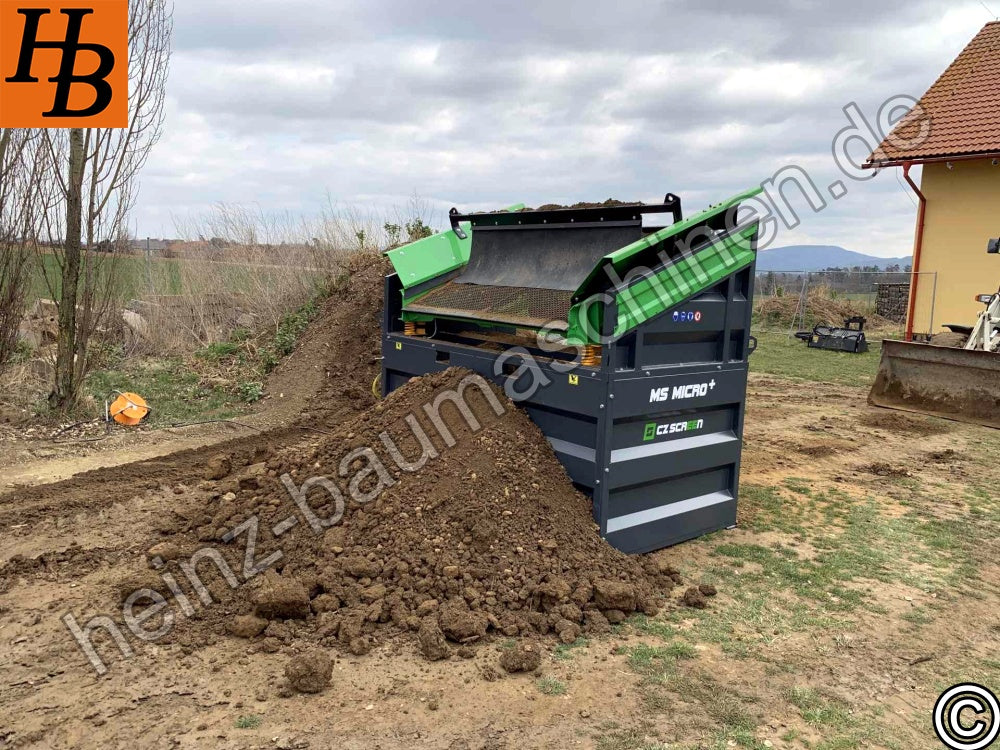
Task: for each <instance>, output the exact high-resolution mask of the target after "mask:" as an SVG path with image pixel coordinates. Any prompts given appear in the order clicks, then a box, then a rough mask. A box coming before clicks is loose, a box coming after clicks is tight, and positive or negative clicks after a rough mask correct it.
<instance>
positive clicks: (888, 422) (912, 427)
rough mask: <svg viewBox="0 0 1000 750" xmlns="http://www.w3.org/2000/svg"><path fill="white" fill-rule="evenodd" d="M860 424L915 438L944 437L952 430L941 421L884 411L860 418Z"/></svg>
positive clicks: (877, 411) (875, 411)
mask: <svg viewBox="0 0 1000 750" xmlns="http://www.w3.org/2000/svg"><path fill="white" fill-rule="evenodd" d="M861 424H863V425H864V426H865V427H873V428H875V429H877V430H888V431H890V432H898V433H903V434H907V435H915V436H917V437H929V436H931V435H944V434H947V433H948V432H951V430H952V427H951V426H950V425H949V424H948V423H947V422H945V421H943V420H941V419H931V418H927V417H910V416H907V415H906V414H903V413H901V412H898V411H889V410H886V409H875V410H872V411H870V412H869V413H867V414H865V415H864V416H863V417H862V418H861Z"/></svg>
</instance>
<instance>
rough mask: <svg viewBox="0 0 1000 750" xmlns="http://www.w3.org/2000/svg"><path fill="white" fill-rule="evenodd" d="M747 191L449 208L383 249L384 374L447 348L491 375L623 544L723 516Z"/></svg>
mask: <svg viewBox="0 0 1000 750" xmlns="http://www.w3.org/2000/svg"><path fill="white" fill-rule="evenodd" d="M757 192H759V191H749V192H747V193H744V194H741V195H737V196H735V197H733V198H731V199H730V200H728V201H725V202H723V203H721V204H719V205H717V206H713V207H711V208H709V209H707V210H705V211H702V212H701V213H698V214H696V215H694V216H691V217H690V218H687V219H685V218H683V215H682V211H681V201H680V199H679V198H678V197H677V196H676V195H673V194H668V195H667V196H666V198H665V199H664V201H663V203H660V204H655V205H599V206H592V207H582V208H581V207H574V208H558V209H540V210H524V209H523V208H522V207H512V208H510V209H507V210H505V211H496V212H484V213H473V214H461V213H459V212H458V211H457V210H456V209H452V211H451V214H450V220H451V229H450V230H449V231H446V232H443V233H441V234H436V235H433V236H431V237H428V238H426V239H423V240H419V241H417V242H414V243H411V244H409V245H405V246H402V247H399V248H397V249H394V250H391V251H389V253H388V256H389V259H390V261H391V262H392V266H393V271H394V272H393V273H391V274H390V275H389V276H388V277H387V278H386V287H385V313H384V321H383V329H384V330H383V342H382V344H383V346H382V349H383V352H382V353H383V365H382V388H383V392H384V393H388V392H390V391H392V390H394V389H395V388H398V387H399V386H400V385H402V384H403V383H405V382H406V381H407V380H408V379H410V378H412V377H415V376H419V375H423V374H425V373H429V372H436V371H440V370H443V369H445V368H447V367H452V366H461V367H466V368H468V369H470V370H473V371H475V372H477V373H479V374H481V375H483V376H484V377H486V378H488V379H490V380H492V381H493V382H495V383H497V384H498V385H500V386H502V387H503V388H504V389H505V391H506V392H507V394H508V395H509V396H511V397H512V398H513V399H514V400H515V401H518V402H519V405H520V406H521V407H523V408H524V409H526V410H527V412H528V413H529V414H530V416H531V417H532V419H533V420H534V421H535V423H536V424H538V426H539V427H540V428H541V429H542V431H543V432H544V434H545V435H546V437H547V438H548V440H549V442H550V444H551V445H552V448H553V450H554V451H555V453H556V455H557V456H558V457H559V459H560V461H561V462H562V464H563V466H564V467H565V468H566V471H567V474H568V475H569V477H570V478H571V479H572V480H573V482H575V483H576V484H577V486H578V487H580V489H582V490H583V491H585V492H586V493H587V494H589V495H590V496H591V497H592V499H593V513H594V518H595V520H596V522H597V523H598V525H599V527H600V533H601V535H602V536H603V537H605V538H606V539H607V540H608V541H609V542H610V543H612V544H613V545H615V546H616V547H618V548H619V549H622V550H624V551H626V552H645V551H650V550H653V549H658V548H661V547H665V546H668V545H670V544H675V543H677V542H680V541H684V540H686V539H691V538H693V537H696V536H699V535H701V534H704V533H708V532H710V531H715V530H718V529H721V528H726V527H729V526H732V525H734V524H735V522H736V500H737V492H738V486H739V466H740V455H741V448H742V434H743V418H744V413H745V400H746V380H747V360H748V357H749V355H750V353H751V352H752V351H753V348H754V347H755V344H756V342H755V341H754V339H753V337H752V336H751V335H750V317H751V300H752V298H753V282H754V270H755V261H756V242H757V223H756V222H755V221H740V220H739V219H740V218H741V206H742V204H744V203H745V201H747V200H748V199H750V198H752V197H753V196H754V195H756V193H757ZM743 213H744V214H745V213H746V212H745V211H744V212H743ZM644 217H646V220H645V221H644ZM658 218H659V221H656V220H657V219H658ZM667 221H669V223H667V224H666V225H665V226H663V224H664V223H665V222H667ZM539 383H543V384H544V387H539Z"/></svg>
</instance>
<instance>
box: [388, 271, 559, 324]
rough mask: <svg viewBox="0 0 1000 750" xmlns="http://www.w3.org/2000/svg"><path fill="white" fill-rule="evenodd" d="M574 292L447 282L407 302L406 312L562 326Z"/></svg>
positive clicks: (496, 321) (498, 321)
mask: <svg viewBox="0 0 1000 750" xmlns="http://www.w3.org/2000/svg"><path fill="white" fill-rule="evenodd" d="M572 298H573V292H567V291H563V290H561V289H532V288H529V287H518V286H488V285H485V284H463V283H459V282H457V281H449V282H448V283H446V284H444V285H442V286H440V287H438V288H437V289H434V290H433V291H431V292H429V293H428V294H425V295H424V296H423V297H420V298H419V299H417V300H415V301H414V302H410V303H408V304H407V305H406V309H407V311H408V312H415V313H425V314H428V315H440V316H443V317H457V318H475V319H478V320H485V321H490V322H493V323H506V324H509V325H517V326H527V327H530V328H541V327H544V326H549V327H550V328H553V329H556V330H565V328H566V325H567V324H566V318H567V315H568V313H569V308H570V305H571V304H572Z"/></svg>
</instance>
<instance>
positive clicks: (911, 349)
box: [868, 341, 1000, 429]
mask: <svg viewBox="0 0 1000 750" xmlns="http://www.w3.org/2000/svg"><path fill="white" fill-rule="evenodd" d="M868 403H870V404H872V405H874V406H882V407H885V408H888V409H901V410H903V411H912V412H918V413H920V414H927V415H930V416H935V417H942V418H944V419H951V420H955V421H958V422H969V423H971V424H980V425H984V426H986V427H993V428H995V429H1000V354H995V353H993V352H984V351H969V350H965V349H951V348H946V347H942V346H933V345H931V344H913V343H907V342H904V341H884V342H882V361H881V364H880V365H879V371H878V376H877V377H876V379H875V385H874V386H872V391H871V394H870V395H869V396H868Z"/></svg>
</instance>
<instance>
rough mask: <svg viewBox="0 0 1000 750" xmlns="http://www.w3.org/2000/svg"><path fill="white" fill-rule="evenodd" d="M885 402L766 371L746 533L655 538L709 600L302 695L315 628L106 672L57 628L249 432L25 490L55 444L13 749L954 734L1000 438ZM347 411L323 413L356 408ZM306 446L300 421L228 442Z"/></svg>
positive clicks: (58, 461) (973, 638)
mask: <svg viewBox="0 0 1000 750" xmlns="http://www.w3.org/2000/svg"><path fill="white" fill-rule="evenodd" d="M309 367H315V368H316V372H317V373H318V374H317V377H318V378H320V379H321V380H322V378H325V377H327V373H326V372H325V371H324V369H323V366H322V365H321V360H317V361H316V362H310V363H308V364H307V369H308V368H309ZM365 385H367V384H365ZM364 390H365V388H361V391H364ZM864 396H865V393H864V391H862V390H861V389H859V388H852V387H846V386H830V385H821V384H815V383H809V384H804V383H802V382H797V381H792V380H786V379H781V378H777V377H773V376H760V375H757V376H753V377H752V380H751V388H750V397H749V415H748V419H747V430H746V450H745V454H744V466H743V473H742V481H743V489H742V496H741V510H740V527H739V528H738V529H736V530H733V531H727V532H722V533H719V534H716V535H713V536H712V537H709V538H706V539H701V540H698V541H695V542H691V543H687V544H684V545H681V546H679V547H676V548H673V549H670V550H666V551H663V552H660V553H657V555H659V556H662V557H664V558H665V559H667V560H669V561H670V562H671V563H672V564H673V565H675V566H676V567H677V568H679V569H680V570H681V573H682V574H683V576H684V578H685V580H689V581H695V582H697V581H704V582H710V583H714V584H716V585H717V586H718V589H719V595H718V596H717V597H715V598H714V599H712V600H711V601H710V605H709V608H708V609H706V610H694V609H689V608H686V607H682V606H680V604H679V603H678V602H677V600H678V598H679V596H680V595H681V593H682V592H683V588H679V589H678V590H677V591H676V592H675V593H674V605H673V606H669V607H667V608H666V609H665V610H664V611H663V612H661V614H660V615H658V616H657V617H656V618H644V617H639V618H635V619H632V620H630V621H628V622H626V623H625V624H623V625H621V626H618V627H617V628H616V630H615V632H614V633H613V634H612V635H610V636H604V637H599V638H592V639H589V640H582V639H581V640H580V641H578V642H577V643H576V644H573V645H572V646H569V647H567V646H556V645H555V641H553V642H551V643H550V644H549V645H548V651H547V652H546V654H545V658H544V659H543V663H542V667H541V669H540V672H539V673H538V674H533V675H520V676H505V677H502V678H500V679H487V677H492V676H493V673H494V670H493V669H492V668H493V667H495V665H496V663H497V658H498V654H499V652H500V651H501V650H502V649H503V648H505V647H509V644H507V643H505V642H504V641H503V640H502V639H494V640H492V641H490V642H487V643H484V644H481V645H479V647H478V649H477V650H476V652H475V655H474V657H473V658H470V659H460V658H459V657H457V656H456V657H454V658H453V659H451V660H447V661H444V662H436V663H429V662H426V661H424V660H423V659H422V658H421V657H419V656H414V655H412V649H411V648H401V647H400V646H399V645H398V644H394V643H393V642H390V643H388V644H386V645H384V646H381V647H379V648H377V649H376V650H375V651H373V652H372V653H371V654H369V655H368V656H364V657H353V656H348V655H345V654H341V653H336V654H333V655H334V656H335V657H336V664H335V667H334V677H333V685H332V686H331V687H330V688H328V689H327V690H326V691H325V692H324V693H322V694H319V695H311V696H307V695H300V694H296V695H294V696H292V697H282V696H283V694H282V693H281V691H280V690H279V686H280V684H281V680H282V674H283V670H284V667H285V664H286V663H287V661H288V658H289V655H292V654H294V653H296V651H297V645H296V643H295V642H294V640H291V641H290V642H286V643H285V644H284V645H283V647H282V649H281V650H280V651H279V652H278V653H273V654H271V653H263V652H260V651H259V647H258V646H256V645H255V644H254V643H253V642H247V641H244V640H236V639H223V640H221V641H218V642H216V643H214V644H212V645H209V646H206V647H204V648H201V649H191V648H189V647H182V646H179V645H166V646H146V645H143V644H138V646H137V648H136V655H135V656H134V657H133V658H132V659H130V660H127V661H126V660H122V659H121V658H120V657H117V658H111V651H110V649H103V650H102V653H105V654H107V655H108V656H109V663H110V664H111V670H110V672H109V673H108V674H106V675H105V676H103V677H97V676H96V675H95V673H94V671H93V669H92V668H91V667H90V666H89V665H88V664H87V662H86V660H85V658H84V656H83V654H82V653H81V652H80V650H79V649H78V647H77V646H76V643H75V641H74V640H73V639H72V637H71V636H70V634H69V632H68V631H67V629H66V627H65V626H64V624H63V623H62V622H61V620H60V617H61V616H62V615H63V614H64V613H66V612H84V611H88V609H89V608H90V607H91V606H92V603H93V602H101V601H107V602H110V601H111V599H112V596H113V594H112V591H113V590H114V589H115V587H116V586H117V585H118V584H119V583H120V581H121V578H122V577H123V575H125V572H126V571H127V570H128V569H130V568H133V567H134V566H135V565H136V563H137V562H140V561H142V560H143V559H144V555H145V552H146V549H147V548H148V547H149V544H150V540H151V539H153V538H154V533H153V532H154V529H153V523H154V519H155V518H156V517H157V516H158V515H159V514H160V513H162V512H163V511H164V509H168V508H170V507H171V504H172V503H173V502H175V498H176V497H177V495H178V494H181V493H184V492H185V490H186V488H188V487H191V486H192V485H195V484H197V483H198V481H199V480H200V479H201V477H202V474H203V466H204V463H205V462H206V461H207V460H208V458H210V457H211V455H213V453H212V452H211V451H203V450H198V449H197V447H198V446H201V445H203V444H205V443H208V442H213V441H217V440H219V439H224V438H226V437H229V436H230V434H231V433H230V428H227V427H220V426H212V427H209V428H206V432H204V433H199V434H198V435H196V436H181V437H178V439H177V440H173V439H171V440H167V441H164V442H165V443H166V445H165V447H161V444H160V443H156V444H154V441H150V442H149V444H146V443H145V442H143V441H142V440H140V441H138V442H136V443H135V444H132V445H124V446H120V447H116V448H115V452H114V456H113V463H114V464H116V466H113V467H111V468H97V467H100V466H102V465H106V464H108V458H109V452H107V451H103V450H102V451H93V452H87V451H81V453H80V455H78V456H70V457H64V456H54V457H50V458H49V459H41V460H36V461H34V462H32V461H28V462H21V463H16V464H13V465H7V466H5V467H4V468H3V469H0V475H2V476H3V482H2V483H3V484H5V485H7V486H10V485H11V484H13V483H15V482H16V483H18V484H31V485H38V482H39V481H41V480H42V478H43V476H44V474H45V472H46V471H47V470H46V469H45V465H46V464H45V461H46V460H50V461H51V462H52V463H51V464H49V465H50V466H53V467H58V468H54V469H52V475H53V476H52V477H51V478H53V479H54V478H57V477H58V476H59V475H63V476H65V475H69V474H74V475H75V476H74V477H73V478H72V479H70V480H68V481H65V482H60V483H57V484H49V485H44V486H32V487H17V488H15V489H14V490H13V491H11V492H8V494H6V495H3V496H0V530H2V532H0V644H2V648H0V747H7V746H11V747H22V746H23V747H60V748H61V747H140V748H146V747H155V748H159V747H164V748H172V747H191V748H200V747H224V748H273V747H278V748H292V747H302V748H304V747H309V748H334V747H336V748H374V747H377V748H385V749H386V750H389V749H390V748H410V747H429V748H442V749H444V748H447V749H449V750H461V749H464V748H491V749H492V750H499V749H500V748H511V749H513V748H534V747H539V748H564V747H581V748H590V747H596V748H603V749H605V750H619V749H620V750H628V749H635V750H638V749H640V748H646V749H650V750H652V749H653V748H692V749H693V748H713V749H714V748H728V747H747V748H756V749H758V750H759V749H760V748H768V747H776V748H811V749H812V750H849V749H850V748H869V747H870V748H899V749H900V750H904V749H906V750H909V749H910V748H917V749H919V748H928V749H929V748H936V747H940V743H938V742H937V741H936V739H935V738H934V736H933V734H932V732H931V730H930V712H931V708H932V706H933V703H934V701H935V699H936V698H937V696H938V695H939V694H940V693H941V692H942V691H943V690H944V689H945V688H946V687H949V686H950V685H952V684H954V683H957V682H964V681H976V682H980V683H982V684H985V685H987V686H991V687H993V688H994V689H997V688H1000V658H998V657H997V656H996V654H997V647H998V645H1000V607H998V584H1000V570H998V567H997V564H996V561H997V559H998V557H997V553H998V549H997V541H996V538H995V537H996V534H995V529H996V527H997V523H998V522H1000V498H998V497H997V492H996V488H997V486H998V485H1000V472H998V469H997V466H998V464H1000V435H998V434H997V433H996V432H994V431H989V430H986V429H981V428H976V427H971V426H967V425H958V424H953V423H947V422H942V421H938V420H931V419H924V418H922V417H916V416H909V415H903V414H901V413H895V412H885V411H879V410H875V409H872V408H870V407H868V406H867V405H865V403H864ZM289 403H291V402H289ZM365 405H367V404H365V403H363V400H362V399H361V397H360V396H358V400H357V403H355V404H352V405H349V406H346V405H345V406H343V411H345V413H349V412H352V411H356V410H357V409H358V408H363V407H364V406H365ZM300 406H301V405H294V408H295V409H298V408H300ZM329 408H330V409H332V411H328V412H326V413H324V416H323V419H322V420H321V423H324V422H325V423H328V424H332V423H335V422H336V421H337V420H338V419H339V418H342V417H343V416H344V414H340V413H338V412H337V409H335V408H333V407H332V406H331V407H329ZM280 423H281V420H276V421H275V422H273V423H272V424H280ZM261 426H262V428H264V429H266V428H267V426H268V425H267V424H262V425H261ZM309 439H310V437H309V435H308V433H307V432H304V431H302V430H299V429H296V428H294V427H293V428H279V429H276V430H274V431H273V432H270V433H265V434H257V433H251V434H249V435H247V436H245V437H241V438H240V439H239V440H238V442H237V443H235V444H233V445H232V446H229V448H228V450H230V451H232V452H234V453H235V454H237V455H239V454H240V453H241V452H246V453H252V452H253V451H254V450H255V449H257V448H258V447H259V446H260V445H262V444H281V445H294V444H296V441H299V442H302V443H303V444H306V443H307V442H308V440H309ZM186 441H190V442H186ZM180 448H189V449H192V450H187V451H185V452H181V453H175V451H177V450H178V449H180ZM161 450H162V451H164V452H169V453H171V455H169V456H167V457H166V458H155V459H153V460H149V461H147V462H146V463H141V464H129V465H127V466H125V465H124V464H125V463H126V462H128V461H134V460H135V459H137V458H146V457H149V456H153V455H157V454H158V452H159V451H161ZM67 461H69V463H68V464H67V463H65V462H67ZM73 461H79V463H78V464H73V463H72V462H73ZM0 465H2V464H0ZM27 467H30V468H27ZM87 469H95V470H94V471H91V472H90V473H84V474H78V473H77V472H78V471H81V470H87ZM11 477H15V479H14V480H13V481H11ZM128 482H131V483H132V484H128V485H126V483H128ZM123 486H129V487H132V488H133V490H132V491H123V490H122V489H121V488H122V487H123ZM111 487H114V488H116V489H115V491H113V492H112V491H110V490H109V488H111ZM15 555H19V556H21V557H18V558H17V559H16V560H14V561H11V558H13V557H14V556H15ZM119 619H120V613H119Z"/></svg>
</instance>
